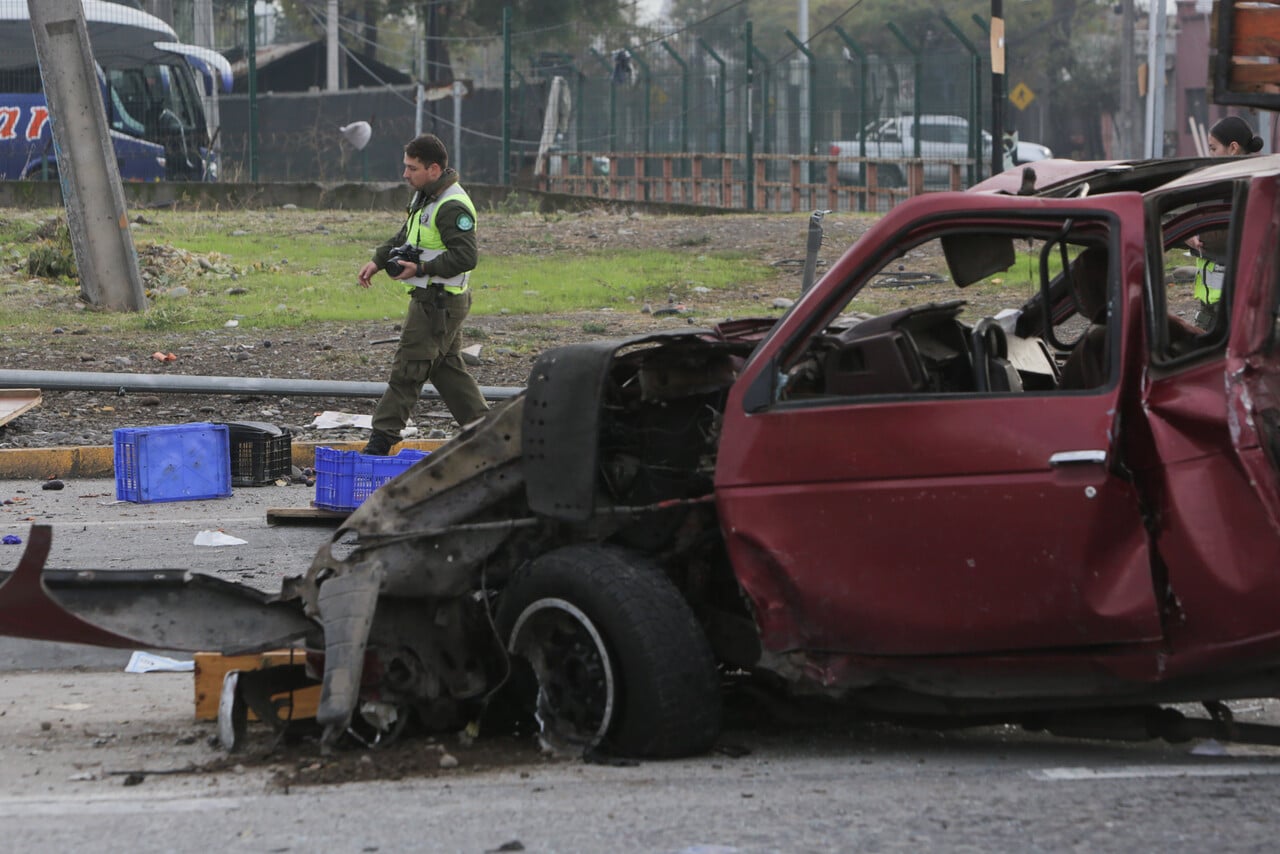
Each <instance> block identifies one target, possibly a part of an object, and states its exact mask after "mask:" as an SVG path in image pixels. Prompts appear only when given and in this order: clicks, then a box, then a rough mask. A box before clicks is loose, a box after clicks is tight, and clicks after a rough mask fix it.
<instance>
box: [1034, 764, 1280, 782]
mask: <svg viewBox="0 0 1280 854" xmlns="http://www.w3.org/2000/svg"><path fill="white" fill-rule="evenodd" d="M1027 773H1028V774H1030V775H1031V776H1032V777H1033V778H1035V779H1037V780H1044V781H1045V782H1050V783H1061V782H1071V781H1075V780H1137V779H1142V778H1160V777H1269V776H1276V775H1280V764H1277V765H1223V764H1215V765H1117V766H1116V767H1114V768H1041V769H1038V770H1035V771H1028V772H1027Z"/></svg>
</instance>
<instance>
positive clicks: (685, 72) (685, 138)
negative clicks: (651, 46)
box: [661, 41, 689, 174]
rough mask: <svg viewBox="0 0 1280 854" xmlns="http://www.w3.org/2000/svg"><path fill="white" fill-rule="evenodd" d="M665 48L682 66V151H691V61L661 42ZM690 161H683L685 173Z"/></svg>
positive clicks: (682, 168) (685, 152) (686, 152)
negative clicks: (688, 61)
mask: <svg viewBox="0 0 1280 854" xmlns="http://www.w3.org/2000/svg"><path fill="white" fill-rule="evenodd" d="M661 45H662V47H663V49H665V50H666V52H667V53H669V54H671V58H672V59H674V60H675V61H676V63H677V64H678V65H679V66H680V153H681V154H688V153H689V63H687V62H685V61H684V58H683V57H681V56H680V54H678V53H676V51H675V48H673V47H672V46H671V45H669V44H667V43H666V42H665V41H664V42H661ZM687 163H688V161H687V160H686V161H683V162H682V165H681V167H680V171H681V173H682V174H683V172H684V168H685V165H686V164H687Z"/></svg>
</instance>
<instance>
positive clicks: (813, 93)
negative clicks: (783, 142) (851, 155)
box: [782, 30, 818, 184]
mask: <svg viewBox="0 0 1280 854" xmlns="http://www.w3.org/2000/svg"><path fill="white" fill-rule="evenodd" d="M782 32H783V33H784V34H785V35H786V37H787V38H789V39H790V40H791V43H792V44H793V45H795V46H796V50H798V51H800V52H801V53H803V54H804V55H805V58H807V59H808V60H809V154H810V155H814V154H817V153H818V138H817V135H816V134H815V133H814V130H815V124H816V123H817V120H818V58H817V57H816V56H814V55H813V51H811V50H809V47H808V46H807V45H806V44H805V43H804V42H802V41H800V39H798V38H796V35H795V34H794V33H793V32H791V30H783V31H782ZM817 165H818V164H817V163H816V162H815V161H813V160H810V161H809V183H810V184H812V183H814V181H815V180H816V179H815V178H814V168H815V167H816V166H817Z"/></svg>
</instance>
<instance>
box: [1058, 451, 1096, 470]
mask: <svg viewBox="0 0 1280 854" xmlns="http://www.w3.org/2000/svg"><path fill="white" fill-rule="evenodd" d="M1106 461H1107V452H1106V451H1058V453H1056V454H1054V455H1053V456H1051V457H1049V465H1051V466H1071V465H1079V464H1080V463H1097V464H1099V465H1101V464H1103V463H1105V462H1106Z"/></svg>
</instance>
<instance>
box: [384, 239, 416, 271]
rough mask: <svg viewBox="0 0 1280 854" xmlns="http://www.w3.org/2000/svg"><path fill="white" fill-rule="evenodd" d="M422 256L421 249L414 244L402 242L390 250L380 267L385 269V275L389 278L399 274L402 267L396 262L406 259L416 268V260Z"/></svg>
mask: <svg viewBox="0 0 1280 854" xmlns="http://www.w3.org/2000/svg"><path fill="white" fill-rule="evenodd" d="M421 258H422V250H421V249H420V248H419V247H417V246H414V245H413V244H412V243H402V244H401V245H399V246H397V247H396V248H394V249H392V250H391V254H390V255H388V256H387V262H386V263H385V264H383V265H382V269H384V270H386V271H387V275H388V276H390V277H391V278H393V279H394V278H395V277H396V276H399V275H400V273H401V272H403V271H404V268H403V267H401V266H400V264H399V263H398V262H400V261H408V262H409V263H410V264H413V265H414V269H415V270H416V269H417V265H418V261H419V260H420V259H421Z"/></svg>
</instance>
